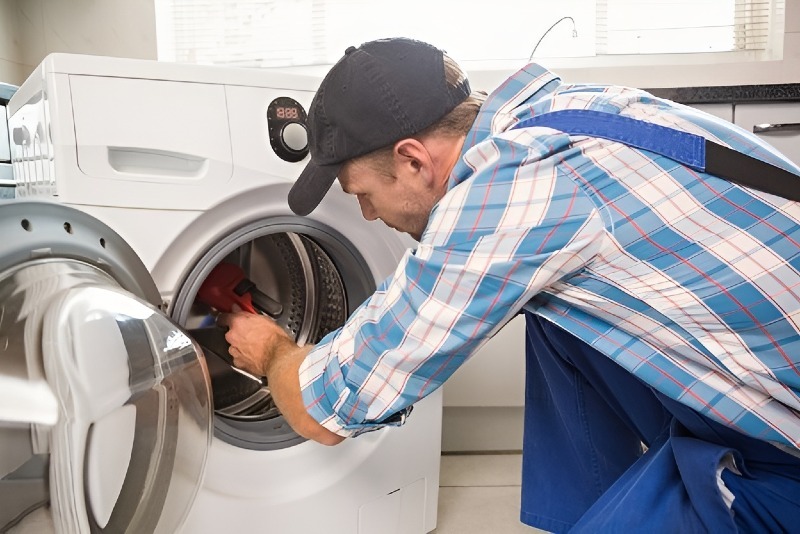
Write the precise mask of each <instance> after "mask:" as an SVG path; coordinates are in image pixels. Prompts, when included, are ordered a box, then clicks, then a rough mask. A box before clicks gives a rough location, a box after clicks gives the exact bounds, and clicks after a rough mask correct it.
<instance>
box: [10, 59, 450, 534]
mask: <svg viewBox="0 0 800 534" xmlns="http://www.w3.org/2000/svg"><path fill="white" fill-rule="evenodd" d="M318 82H319V80H318V79H316V78H313V77H305V76H300V75H290V74H280V73H273V72H267V71H258V70H249V69H237V68H228V67H211V66H195V65H179V64H168V63H159V62H155V61H141V60H128V59H119V58H106V57H93V56H79V55H68V54H54V55H51V56H48V57H47V58H46V59H45V60H44V62H43V63H42V64H41V65H40V66H39V68H38V69H37V70H36V71H35V72H34V74H33V75H31V77H30V78H29V79H28V80H27V81H26V82H25V83H24V84H23V85H22V86H21V87H20V88H19V90H18V91H17V93H16V94H15V96H14V98H13V99H12V101H11V102H10V103H9V117H10V120H9V130H10V132H11V136H12V160H13V161H14V173H15V179H16V180H17V196H18V197H20V198H31V197H34V198H40V197H43V198H47V199H51V200H54V201H57V202H59V203H62V204H66V205H68V206H71V207H74V208H77V209H79V210H81V211H83V212H85V213H87V214H89V215H91V216H93V217H94V218H96V219H98V220H100V221H101V222H103V223H105V224H106V225H108V226H109V227H110V228H112V229H113V230H114V231H115V232H117V233H118V234H119V235H120V236H121V237H122V238H123V239H124V240H125V241H126V242H127V243H128V244H129V245H130V247H131V248H132V249H133V250H134V251H135V252H136V254H138V255H139V257H140V258H141V259H142V262H143V263H144V265H145V266H146V267H147V269H148V270H149V272H150V274H151V275H152V277H153V280H154V281H155V285H156V287H157V288H158V292H159V293H160V296H161V299H162V306H161V307H162V310H163V311H165V312H166V313H168V314H170V315H171V316H172V318H173V319H174V320H176V321H177V322H178V323H180V324H182V325H183V326H184V327H186V328H187V329H188V328H189V326H190V325H189V323H190V322H191V321H192V320H194V319H196V318H195V317H194V316H193V313H194V312H193V311H192V310H194V308H193V306H194V304H193V301H194V297H195V295H196V291H197V286H198V285H199V284H200V283H201V282H202V281H203V279H204V277H205V276H206V275H207V274H208V273H209V271H210V270H211V268H212V267H213V266H214V265H215V264H216V263H218V262H219V261H222V260H223V259H225V258H229V257H231V255H233V254H239V255H242V254H244V253H243V252H242V251H246V256H247V258H248V261H250V259H249V258H250V255H251V254H253V255H256V256H258V255H260V259H259V260H258V261H260V262H261V264H265V262H266V264H270V262H271V261H272V262H273V263H275V264H277V263H282V261H277V260H275V259H274V258H273V257H272V254H273V251H274V250H275V249H274V243H273V241H272V240H273V238H274V237H275V236H276V235H277V236H278V237H281V239H283V238H284V237H286V236H288V238H289V240H290V242H291V243H293V244H294V245H292V246H294V247H295V248H296V249H297V252H298V254H300V255H301V256H302V255H303V254H306V252H305V251H307V250H310V248H309V245H308V244H305V247H306V248H305V251H304V249H303V246H301V245H300V244H298V243H300V242H302V243H306V242H307V241H308V240H309V239H310V240H311V241H313V242H314V243H316V244H318V245H319V247H320V249H321V250H322V253H321V256H322V257H327V258H329V259H330V262H329V265H331V266H332V268H333V270H336V269H338V271H339V273H338V276H334V277H333V278H334V279H336V280H339V282H337V284H338V285H337V287H341V289H340V290H339V295H340V299H342V300H343V301H346V304H347V308H348V310H347V311H348V313H349V311H352V309H354V307H355V306H357V305H358V303H359V302H356V300H357V298H363V296H364V295H366V294H368V293H369V291H371V288H374V286H375V285H377V284H378V283H380V282H381V281H382V280H383V279H384V278H385V277H386V276H388V275H390V274H391V273H392V271H393V270H394V269H395V267H396V265H397V261H398V259H399V258H400V256H401V255H402V254H403V253H404V251H405V249H406V248H407V247H408V245H409V244H410V241H407V240H405V239H404V238H401V237H400V236H399V235H398V234H397V233H396V232H394V231H392V230H390V229H388V228H386V227H385V226H383V225H382V224H381V223H368V222H366V221H364V220H363V219H362V218H361V216H360V212H359V210H358V206H357V202H356V201H355V199H352V198H350V197H349V196H347V195H345V194H344V193H343V192H341V190H340V189H339V188H338V184H337V185H334V187H333V190H332V191H331V194H329V195H328V197H326V199H325V200H324V201H323V202H322V204H321V205H320V207H319V208H318V209H317V210H315V212H314V213H313V214H312V215H311V216H310V217H306V218H300V217H296V216H294V215H293V214H292V213H291V211H290V210H289V208H288V205H287V203H286V196H287V193H288V190H289V188H290V186H291V184H292V182H293V180H294V179H296V177H297V176H298V174H299V173H300V171H301V170H302V168H303V167H304V165H305V163H306V161H307V160H308V157H307V156H306V155H305V152H304V151H302V150H301V149H302V147H303V144H304V143H305V137H304V135H305V133H304V130H302V129H299V128H298V127H297V125H298V124H301V123H302V120H297V121H290V122H289V123H286V124H282V123H280V122H278V124H277V125H278V126H279V128H278V130H280V131H276V130H275V123H274V121H273V122H272V123H271V122H270V121H269V120H268V118H267V114H268V113H270V111H269V110H270V109H271V108H270V106H272V108H274V107H275V106H276V105H277V106H279V107H282V106H287V107H286V111H285V112H284V111H278V113H280V114H281V115H282V116H284V113H285V114H286V115H285V116H288V117H292V116H294V117H297V115H290V114H291V113H297V111H294V106H296V105H297V106H299V107H300V113H301V115H302V113H303V112H304V111H305V109H307V108H308V106H309V104H310V102H311V98H312V97H313V94H314V91H315V89H316V87H317V84H318ZM276 103H277V104H276ZM290 108H292V109H290ZM272 113H274V111H272ZM273 118H274V116H273ZM300 118H302V117H300ZM276 136H277V137H276ZM271 137H272V140H270V138H271ZM276 139H277V141H276ZM276 142H277V143H279V144H281V146H279V147H278V148H275V143H276ZM287 148H288V155H289V156H291V157H289V158H287V157H281V156H280V155H279V154H283V155H284V156H285V155H286V153H287V152H286V150H287ZM15 151H16V152H15ZM14 153H16V157H14ZM287 159H288V160H287ZM292 160H294V161H292ZM298 236H299V237H298ZM307 238H308V239H307ZM290 248H291V247H290ZM314 249H315V250H317V248H316V247H314ZM326 253H327V255H326ZM306 255H308V254H306ZM253 261H255V260H253ZM326 261H327V260H326ZM311 263H314V261H311ZM261 264H259V265H261ZM248 265H249V264H248ZM254 265H256V264H255V263H254ZM303 265H304V266H305V267H304V269H310V267H308V265H307V263H304V264H303ZM275 268H276V269H277V268H279V266H276V267H275ZM254 269H255V267H254ZM286 269H287V272H286V273H283V276H285V277H291V276H294V275H293V274H292V273H291V272H288V271H291V270H292V268H290V267H286ZM315 269H316V267H315ZM309 272H311V271H309ZM315 272H316V271H315ZM359 273H360V274H359ZM251 274H252V273H251ZM268 278H269V277H268ZM273 278H274V279H270V280H271V282H272V283H273V284H275V285H276V290H280V289H281V287H282V285H281V279H280V277H279V276H278V275H275V276H274V277H273ZM307 278H309V279H310V278H311V274H309V275H308V276H307ZM270 280H268V281H267V282H270ZM308 287H309V286H308V281H306V289H307V290H308ZM309 291H310V290H309ZM348 299H349V300H348ZM354 299H355V300H354ZM306 309H307V310H308V309H311V304H308V306H307V307H306ZM312 315H313V313H308V311H307V312H306V315H305V316H304V317H306V318H308V320H309V321H311V320H312V319H311V318H310V317H311V316H312ZM315 320H316V319H315ZM290 326H291V325H290ZM190 332H191V331H190ZM298 335H299V334H298ZM309 335H310V334H309ZM309 340H310V341H311V342H313V341H315V340H314V339H312V338H309ZM222 433H223V434H224V431H223V432H222ZM256 433H257V432H256ZM252 434H253V432H252V431H250V432H249V434H248V431H245V433H244V437H242V436H239V437H238V438H236V439H222V438H221V437H220V436H221V434H220V430H219V428H218V429H217V433H216V435H215V437H214V438H213V439H212V440H211V445H210V450H209V451H208V459H207V463H206V469H205V476H204V480H203V483H202V486H201V488H200V489H199V492H198V494H197V497H196V500H195V504H194V505H193V506H192V508H191V510H190V513H189V516H188V519H187V522H186V524H185V527H184V531H185V532H192V533H198V532H200V533H202V532H209V533H212V532H214V533H216V532H220V531H222V530H229V529H234V530H238V531H256V530H257V531H261V532H280V533H291V532H297V533H308V532H328V533H347V534H352V533H381V534H383V533H392V532H397V533H406V532H409V533H411V532H414V533H419V532H429V531H431V530H433V529H434V528H435V526H436V509H437V503H438V483H439V455H440V445H441V444H440V436H441V394H440V392H436V393H434V394H432V395H431V396H430V397H428V398H426V399H424V400H423V401H421V402H419V403H418V404H417V405H416V406H415V409H414V410H413V413H412V414H411V416H410V417H409V418H408V421H407V423H406V424H405V425H403V426H401V427H397V428H388V429H384V430H381V431H378V432H373V433H369V434H365V435H363V436H361V437H358V438H355V439H348V440H345V441H344V442H343V443H342V444H340V445H337V446H335V447H324V446H321V445H318V444H316V443H313V442H307V441H302V440H299V442H298V440H295V442H292V444H290V445H285V446H281V445H279V446H277V447H273V446H272V445H264V444H260V445H258V446H255V447H249V446H247V445H245V446H242V443H246V442H247V441H248V440H249V439H250V437H251V436H252ZM223 437H224V436H223Z"/></svg>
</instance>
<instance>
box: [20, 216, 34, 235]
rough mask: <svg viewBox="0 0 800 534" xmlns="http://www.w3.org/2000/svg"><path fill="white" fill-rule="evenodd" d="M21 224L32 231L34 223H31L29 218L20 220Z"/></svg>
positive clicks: (27, 230) (28, 230) (26, 229)
mask: <svg viewBox="0 0 800 534" xmlns="http://www.w3.org/2000/svg"><path fill="white" fill-rule="evenodd" d="M20 224H21V225H22V228H23V229H24V230H25V231H26V232H32V231H33V225H32V224H31V222H30V221H29V220H28V219H22V221H20Z"/></svg>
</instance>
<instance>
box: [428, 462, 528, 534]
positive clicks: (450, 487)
mask: <svg viewBox="0 0 800 534" xmlns="http://www.w3.org/2000/svg"><path fill="white" fill-rule="evenodd" d="M521 469H522V456H521V455H519V454H479V455H443V456H442V464H441V474H440V478H439V517H438V526H437V527H436V530H434V531H433V532H434V533H435V534H536V533H542V532H544V531H541V530H537V529H534V528H531V527H528V526H526V525H524V524H522V523H520V521H519V497H520V483H521Z"/></svg>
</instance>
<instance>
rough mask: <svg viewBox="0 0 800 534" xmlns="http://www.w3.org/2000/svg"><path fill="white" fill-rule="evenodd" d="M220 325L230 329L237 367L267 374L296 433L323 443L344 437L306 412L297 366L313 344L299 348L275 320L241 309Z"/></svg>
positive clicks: (226, 316) (226, 315)
mask: <svg viewBox="0 0 800 534" xmlns="http://www.w3.org/2000/svg"><path fill="white" fill-rule="evenodd" d="M217 324H219V325H220V326H224V327H227V328H228V332H227V333H226V334H225V339H226V340H227V341H228V343H230V354H231V356H232V357H233V363H234V365H235V366H236V367H238V368H240V369H244V370H245V371H247V372H249V373H251V374H253V375H256V376H266V377H267V384H268V385H269V388H270V393H271V394H272V399H273V400H274V401H275V405H276V406H277V407H278V409H279V410H280V412H281V414H283V417H284V418H285V419H286V421H287V422H288V423H289V426H291V427H292V429H294V431H295V432H297V433H298V434H300V435H301V436H303V437H304V438H308V439H311V440H314V441H317V442H319V443H322V444H323V445H336V444H337V443H340V442H341V441H342V440H343V439H344V438H343V437H342V436H339V435H337V434H335V433H333V432H331V431H330V430H328V429H326V428H325V427H323V426H322V425H320V424H319V423H317V422H316V421H315V420H314V419H313V418H312V417H311V416H310V415H308V412H307V411H306V407H305V405H304V404H303V396H302V395H301V393H300V381H299V378H298V369H299V368H300V364H301V363H302V362H303V359H304V358H305V357H306V355H307V354H308V353H309V351H310V350H311V349H312V348H313V346H312V345H308V346H305V347H299V346H298V345H297V344H296V343H295V342H294V340H293V339H291V338H290V337H289V335H288V334H287V333H286V332H285V331H284V330H283V329H282V328H281V327H280V326H279V325H278V324H277V323H275V321H273V320H272V319H269V318H268V317H264V316H263V315H255V314H252V313H246V312H242V311H234V312H233V313H224V314H222V315H220V316H219V318H218V319H217Z"/></svg>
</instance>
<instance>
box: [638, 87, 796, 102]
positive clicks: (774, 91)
mask: <svg viewBox="0 0 800 534" xmlns="http://www.w3.org/2000/svg"><path fill="white" fill-rule="evenodd" d="M645 91H647V92H649V93H651V94H653V95H655V96H657V97H660V98H666V99H667V100H672V101H673V102H679V103H681V104H714V103H719V104H731V103H744V102H748V103H752V102H800V83H782V84H773V85H727V86H725V85H721V86H718V87H715V86H710V87H674V88H655V89H645Z"/></svg>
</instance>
